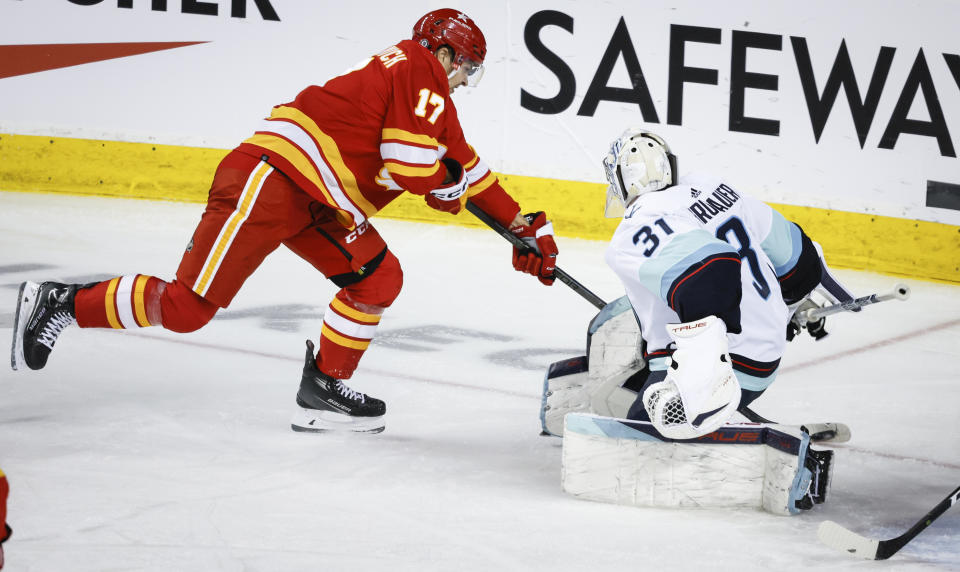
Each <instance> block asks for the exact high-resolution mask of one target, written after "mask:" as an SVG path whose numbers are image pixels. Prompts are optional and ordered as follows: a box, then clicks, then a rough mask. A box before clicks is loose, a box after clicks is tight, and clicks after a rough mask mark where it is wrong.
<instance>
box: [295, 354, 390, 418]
mask: <svg viewBox="0 0 960 572" xmlns="http://www.w3.org/2000/svg"><path fill="white" fill-rule="evenodd" d="M313 356H314V346H313V342H311V341H310V340H307V356H306V362H305V363H304V364H303V378H301V380H300V391H298V392H297V412H296V413H295V414H294V416H293V420H292V421H291V422H290V427H291V428H292V429H293V430H294V431H309V432H320V431H355V432H360V433H379V432H381V431H383V429H384V422H383V415H384V413H386V411H387V406H386V404H385V403H384V402H383V401H380V400H379V399H376V398H373V397H370V396H368V395H364V394H362V393H360V392H359V391H354V390H352V389H350V388H349V387H347V385H346V384H345V383H343V381H341V380H339V379H334V378H332V377H330V376H329V375H326V374H325V373H323V372H321V371H320V370H319V369H317V364H316V362H315V361H314V359H313Z"/></svg>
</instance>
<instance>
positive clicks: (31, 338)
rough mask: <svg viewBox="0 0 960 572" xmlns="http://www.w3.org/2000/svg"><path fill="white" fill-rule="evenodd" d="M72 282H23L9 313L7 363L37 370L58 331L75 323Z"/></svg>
mask: <svg viewBox="0 0 960 572" xmlns="http://www.w3.org/2000/svg"><path fill="white" fill-rule="evenodd" d="M77 290H78V286H77V285H76V284H60V283H58V282H44V283H42V284H37V283H36V282H24V283H23V284H21V285H20V297H19V299H18V301H17V311H16V312H15V313H14V314H13V344H12V345H11V347H10V366H11V367H12V368H13V369H15V370H17V369H23V367H24V366H26V367H29V368H30V369H41V368H43V366H45V365H47V358H48V357H49V356H50V352H51V351H53V345H54V344H55V343H56V341H57V337H58V336H59V335H60V332H62V331H63V329H64V328H66V327H67V326H69V325H70V324H72V323H74V322H76V315H75V314H74V310H73V299H74V296H75V295H76V293H77Z"/></svg>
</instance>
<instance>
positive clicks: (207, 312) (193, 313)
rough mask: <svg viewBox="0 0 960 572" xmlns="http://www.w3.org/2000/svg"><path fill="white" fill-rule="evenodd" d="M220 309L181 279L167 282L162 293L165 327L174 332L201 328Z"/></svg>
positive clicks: (161, 305)
mask: <svg viewBox="0 0 960 572" xmlns="http://www.w3.org/2000/svg"><path fill="white" fill-rule="evenodd" d="M219 309H220V308H219V307H217V305H216V304H214V303H213V302H209V301H207V300H206V299H204V298H203V297H202V296H200V295H199V294H197V293H196V292H194V291H193V290H191V289H190V288H189V287H187V286H186V285H184V284H183V283H182V282H180V281H179V280H174V281H173V282H171V283H169V284H167V285H166V288H164V289H163V292H161V294H160V312H161V315H162V320H163V327H164V328H166V329H168V330H171V331H174V332H180V333H187V332H193V331H196V330H199V329H200V328H202V327H203V326H205V325H206V324H207V322H209V321H210V320H211V319H213V316H214V314H216V313H217V310H219Z"/></svg>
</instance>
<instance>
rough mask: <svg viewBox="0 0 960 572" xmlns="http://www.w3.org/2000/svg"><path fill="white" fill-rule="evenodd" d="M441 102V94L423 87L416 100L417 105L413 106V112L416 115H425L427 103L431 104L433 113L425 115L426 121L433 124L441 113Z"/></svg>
mask: <svg viewBox="0 0 960 572" xmlns="http://www.w3.org/2000/svg"><path fill="white" fill-rule="evenodd" d="M443 102H444V99H443V96H442V95H440V94H439V93H435V92H432V91H430V90H429V89H427V88H423V89H421V90H420V100H419V101H418V102H417V106H416V107H415V108H413V113H414V114H416V116H417V117H427V105H428V104H429V105H432V106H433V113H431V114H430V117H427V121H429V122H430V123H431V124H434V123H436V122H437V118H438V117H440V114H441V113H443V105H444V103H443Z"/></svg>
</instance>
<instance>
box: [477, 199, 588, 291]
mask: <svg viewBox="0 0 960 572" xmlns="http://www.w3.org/2000/svg"><path fill="white" fill-rule="evenodd" d="M467 210H468V211H470V212H471V213H473V215H474V216H476V217H477V218H478V219H480V220H481V221H483V223H484V224H486V225H487V226H489V227H490V228H492V229H493V230H495V231H497V234H499V235H500V236H502V237H503V238H505V239H507V241H508V242H509V243H510V244H512V245H514V246H515V247H517V248H519V249H529V248H530V245H528V244H527V243H526V242H524V241H523V240H521V239H520V238H518V237H517V236H516V235H514V234H513V233H512V232H510V231H509V230H507V229H506V228H505V227H504V226H503V225H502V224H500V223H499V222H497V221H496V220H495V219H494V218H493V217H492V216H490V215H489V214H487V213H486V211H484V210H483V209H481V208H480V207H479V206H477V205H476V204H474V203H473V202H471V201H467ZM553 274H554V276H556V277H557V280H559V281H561V282H563V283H564V284H566V285H567V286H569V287H570V289H571V290H573V291H574V292H576V293H577V294H580V295H581V296H583V298H584V300H586V301H587V302H590V303H591V304H593V305H594V306H596V307H597V309H598V310H602V309H603V307H604V306H606V305H607V303H606V302H604V301H603V300H602V299H601V298H600V297H599V296H597V295H596V294H594V293H593V292H591V291H590V290H589V289H588V288H587V287H586V286H584V285H583V284H581V283H579V282H577V281H576V279H574V277H573V276H570V275H569V274H567V273H566V272H564V271H563V270H561V269H560V267H559V266H558V267H557V268H555V269H554V271H553Z"/></svg>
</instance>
